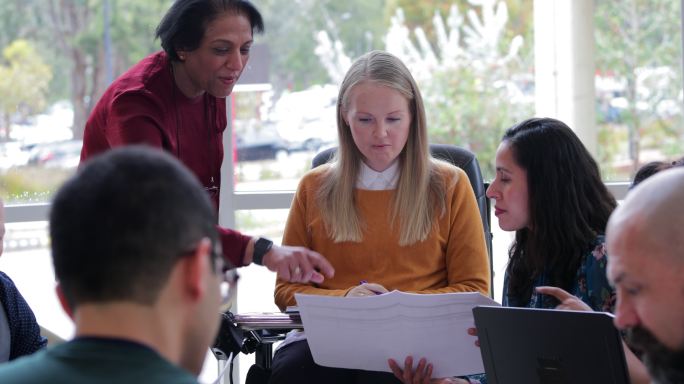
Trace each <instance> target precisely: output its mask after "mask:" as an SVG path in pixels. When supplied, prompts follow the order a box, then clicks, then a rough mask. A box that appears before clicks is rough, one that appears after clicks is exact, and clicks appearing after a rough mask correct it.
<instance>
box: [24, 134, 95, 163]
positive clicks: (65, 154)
mask: <svg viewBox="0 0 684 384" xmlns="http://www.w3.org/2000/svg"><path fill="white" fill-rule="evenodd" d="M82 147H83V141H82V140H65V141H57V142H50V143H40V144H35V145H33V146H32V147H31V150H30V152H29V158H28V164H29V165H40V166H44V167H56V168H76V167H77V166H78V163H79V161H80V159H81V148H82Z"/></svg>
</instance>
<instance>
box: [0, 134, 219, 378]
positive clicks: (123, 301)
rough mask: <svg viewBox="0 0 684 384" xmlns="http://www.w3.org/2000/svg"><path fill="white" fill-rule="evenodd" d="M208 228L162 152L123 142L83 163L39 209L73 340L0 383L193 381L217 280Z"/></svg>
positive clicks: (186, 183)
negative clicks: (46, 215) (47, 206)
mask: <svg viewBox="0 0 684 384" xmlns="http://www.w3.org/2000/svg"><path fill="white" fill-rule="evenodd" d="M215 222H216V218H215V213H214V209H213V208H212V205H211V202H210V200H209V198H208V196H207V194H206V192H205V191H204V190H203V188H202V186H201V185H200V184H199V182H198V181H197V179H196V178H195V176H194V175H193V174H192V173H191V172H189V171H188V170H187V169H186V168H185V167H184V166H183V165H182V164H181V163H180V162H179V161H178V160H176V159H174V158H173V157H172V156H171V155H168V154H165V153H163V152H162V151H156V150H151V149H147V148H144V147H137V146H130V147H122V148H120V149H114V150H112V151H109V152H106V153H105V154H103V155H101V156H98V157H95V158H93V159H92V160H91V161H90V162H89V163H88V164H86V165H85V166H84V167H81V169H79V171H78V173H77V174H76V175H75V176H74V177H73V178H71V179H70V180H69V181H67V182H66V183H65V184H64V186H63V187H62V188H61V189H60V190H59V192H58V193H57V195H56V197H55V199H54V203H53V205H52V212H51V214H50V235H51V238H52V244H51V247H52V255H53V262H54V267H55V275H56V278H57V283H58V284H57V295H58V296H59V299H60V302H61V303H62V306H63V308H64V309H65V311H66V312H67V313H68V314H69V315H70V316H71V317H72V319H73V320H74V323H75V325H76V329H75V337H74V339H73V340H71V341H69V342H66V343H64V344H60V345H57V346H55V347H51V348H48V349H47V350H46V351H41V352H39V353H36V354H33V355H31V356H29V357H25V358H21V359H18V360H16V361H14V362H10V363H7V364H5V365H3V366H1V367H0V382H1V383H4V384H9V383H47V382H49V383H72V384H78V383H104V382H107V383H143V382H144V383H197V379H196V376H197V374H198V373H199V372H200V370H201V368H202V364H203V361H204V358H205V356H206V353H207V348H208V347H209V345H210V344H211V343H212V341H213V340H214V337H215V335H216V332H217V329H218V326H219V307H220V305H221V302H222V297H221V287H220V286H221V283H222V282H223V281H224V276H226V274H225V269H226V268H225V266H224V260H223V257H222V256H221V253H222V252H221V247H220V242H219V237H218V234H217V230H216V226H215V225H214V223H215ZM224 293H226V294H227V295H230V292H224Z"/></svg>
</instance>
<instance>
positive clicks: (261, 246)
mask: <svg viewBox="0 0 684 384" xmlns="http://www.w3.org/2000/svg"><path fill="white" fill-rule="evenodd" d="M272 247H273V242H272V241H271V240H269V239H264V238H263V237H260V238H258V239H257V240H256V241H255V242H254V253H252V263H254V264H257V265H264V255H265V254H267V253H268V251H270V250H271V248H272Z"/></svg>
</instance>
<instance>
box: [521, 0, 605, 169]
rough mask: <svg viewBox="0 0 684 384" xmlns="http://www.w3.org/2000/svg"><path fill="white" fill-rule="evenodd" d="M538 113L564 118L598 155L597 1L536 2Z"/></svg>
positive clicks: (543, 115)
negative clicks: (596, 104)
mask: <svg viewBox="0 0 684 384" xmlns="http://www.w3.org/2000/svg"><path fill="white" fill-rule="evenodd" d="M534 56H535V58H534V61H535V90H536V115H537V116H540V117H553V118H556V119H559V120H562V121H563V122H565V123H566V124H568V125H569V126H570V128H572V129H573V130H574V131H575V133H577V135H578V136H579V138H580V139H581V140H582V142H583V143H584V145H585V146H586V147H587V149H588V150H589V151H590V152H591V153H592V154H593V155H594V156H596V143H597V136H598V130H597V127H596V111H595V103H596V96H595V87H594V73H595V62H594V1H593V0H535V1H534Z"/></svg>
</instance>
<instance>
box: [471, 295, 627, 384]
mask: <svg viewBox="0 0 684 384" xmlns="http://www.w3.org/2000/svg"><path fill="white" fill-rule="evenodd" d="M473 316H474V318H475V325H476V326H477V332H478V337H479V340H480V352H481V353H482V361H483V363H484V368H485V373H486V374H487V382H488V383H489V384H509V383H510V384H523V383H524V384H576V383H583V384H593V383H596V384H599V383H600V384H628V383H629V375H628V373H627V363H626V361H625V354H624V351H623V349H622V339H621V337H620V333H619V332H618V330H617V329H616V328H615V326H614V325H613V315H611V314H609V313H602V312H576V311H560V310H552V309H530V308H506V307H489V306H478V307H475V308H473Z"/></svg>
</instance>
